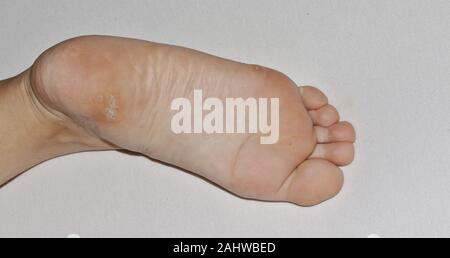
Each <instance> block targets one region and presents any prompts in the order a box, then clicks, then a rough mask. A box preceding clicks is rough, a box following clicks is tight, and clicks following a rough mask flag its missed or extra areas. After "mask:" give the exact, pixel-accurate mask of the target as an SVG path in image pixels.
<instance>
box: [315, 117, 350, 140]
mask: <svg viewBox="0 0 450 258" xmlns="http://www.w3.org/2000/svg"><path fill="white" fill-rule="evenodd" d="M314 129H315V131H316V135H317V142H318V143H332V142H351V143H354V142H355V140H356V133H355V129H354V127H353V126H352V124H350V123H348V122H340V123H337V124H335V125H332V126H331V127H321V126H315V127H314Z"/></svg>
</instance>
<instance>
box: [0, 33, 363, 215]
mask: <svg viewBox="0 0 450 258" xmlns="http://www.w3.org/2000/svg"><path fill="white" fill-rule="evenodd" d="M195 89H202V90H203V94H204V95H205V96H204V97H205V98H207V97H215V98H219V99H221V100H225V98H229V97H241V98H244V99H246V98H249V97H254V98H279V99H280V140H279V142H278V143H276V144H274V145H261V144H260V142H259V139H260V135H254V134H220V135H218V134H214V135H207V134H181V135H176V134H174V133H173V132H172V131H171V130H170V121H171V119H172V117H173V115H174V114H175V113H176V111H171V109H170V104H171V101H172V100H173V99H175V98H179V97H185V98H188V99H191V100H193V91H194V90H195ZM0 99H1V101H0V121H2V126H1V127H0V139H1V143H2V144H1V146H0V154H1V155H0V169H1V170H0V185H1V184H4V183H6V182H7V181H9V180H11V179H12V178H14V177H16V176H17V175H19V174H20V173H22V172H24V171H26V170H27V169H29V168H30V167H32V166H34V165H36V164H38V163H40V162H43V161H45V160H48V159H51V158H54V157H57V156H60V155H66V154H70V153H76V152H81V151H91V150H111V149H126V150H131V151H134V152H138V153H141V154H143V155H146V156H148V157H150V158H153V159H157V160H160V161H163V162H165V163H168V164H172V165H175V166H178V167H180V168H183V169H186V170H188V171H192V172H194V173H196V174H198V175H199V176H202V177H204V178H206V179H208V180H210V181H212V182H214V183H216V184H217V185H219V186H221V187H223V188H225V189H227V190H229V191H230V192H233V193H235V194H237V195H239V196H242V197H244V198H250V199H257V200H265V201H282V202H292V203H295V204H298V205H302V206H311V205H315V204H318V203H321V202H323V201H325V200H328V199H330V198H332V197H334V196H335V195H336V194H337V193H338V192H339V191H340V189H341V188H342V185H343V174H342V171H341V169H340V168H339V166H345V165H348V164H350V163H351V162H352V161H353V158H354V147H353V143H354V141H355V130H354V129H353V126H352V125H351V124H350V123H347V122H339V120H340V119H339V114H338V112H337V110H336V108H334V107H333V106H331V105H329V104H328V100H327V98H326V96H325V95H324V94H323V93H322V92H320V91H319V90H318V89H316V88H313V87H300V88H299V87H297V85H296V84H295V83H294V82H292V81H291V80H290V79H289V78H288V77H287V76H286V75H284V74H282V73H280V72H278V71H274V70H272V69H269V68H265V67H260V66H256V65H248V64H241V63H237V62H233V61H230V60H225V59H221V58H218V57H214V56H211V55H207V54H204V53H201V52H197V51H194V50H190V49H186V48H181V47H174V46H168V45H161V44H156V43H150V42H146V41H140V40H133V39H124V38H116V37H103V36H87V37H79V38H75V39H71V40H68V41H65V42H63V43H61V44H59V45H57V46H55V47H53V48H51V49H49V50H47V51H46V52H45V53H43V54H42V55H41V56H40V57H39V58H38V59H37V60H36V62H35V63H34V64H33V66H32V67H31V68H30V69H28V70H27V71H25V72H24V73H22V74H20V75H18V76H16V77H14V78H12V79H9V80H6V81H1V82H0Z"/></svg>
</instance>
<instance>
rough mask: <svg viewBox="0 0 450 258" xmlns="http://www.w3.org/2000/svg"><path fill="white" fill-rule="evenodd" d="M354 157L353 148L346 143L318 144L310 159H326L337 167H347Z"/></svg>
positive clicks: (350, 144)
mask: <svg viewBox="0 0 450 258" xmlns="http://www.w3.org/2000/svg"><path fill="white" fill-rule="evenodd" d="M354 157H355V147H354V146H353V144H352V143H348V142H336V143H329V144H318V145H317V146H316V149H315V150H314V152H313V154H312V155H311V158H317V159H326V160H329V161H330V162H332V163H334V164H336V165H338V166H347V165H349V164H350V163H352V162H353V159H354Z"/></svg>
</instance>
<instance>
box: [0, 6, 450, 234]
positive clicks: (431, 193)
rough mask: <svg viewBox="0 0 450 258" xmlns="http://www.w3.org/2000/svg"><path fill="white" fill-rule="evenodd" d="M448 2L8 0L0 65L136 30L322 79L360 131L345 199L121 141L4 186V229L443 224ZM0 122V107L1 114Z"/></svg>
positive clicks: (1, 73) (266, 230)
mask: <svg viewBox="0 0 450 258" xmlns="http://www.w3.org/2000/svg"><path fill="white" fill-rule="evenodd" d="M449 14H450V1H448V0H442V1H439V0H429V1H423V0H397V1H392V0H389V1H387V0H381V1H379V0H377V1H376V0H372V1H367V0H345V1H344V0H340V1H337V0H335V1H325V0H319V1H318V0H310V1H304V0H302V1H299V0H282V1H280V0H276V1H269V0H226V1H225V0H223V1H222V0H221V1H218V0H208V1H207V0H203V1H199V0H198V1H195V0H178V1H175V0H171V1H162V0H159V1H156V0H155V1H137V0H132V1H130V0H128V1H118V0H116V1H104V0H102V1H99V0H96V1H88V0H82V1H67V0H63V1H62V0H45V1H43V0H41V1H35V0H28V1H24V0H20V1H18V0H14V1H13V0H2V1H0V37H1V39H0V78H7V77H10V76H13V75H15V74H17V73H19V72H21V71H23V70H24V69H26V68H27V67H28V66H29V65H30V64H31V63H32V62H33V60H34V59H35V58H36V57H37V56H38V55H39V54H40V53H41V52H42V51H43V50H45V49H46V48H48V47H50V46H52V45H53V44H55V43H58V42H59V41H62V40H64V39H67V38H70V37H73V36H77V35H83V34H107V35H118V36H128V37H135V38H141V39H146V40H151V41H158V42H163V43H171V44H178V45H183V46H187V47H191V48H196V49H199V50H203V51H206V52H210V53H212V54H216V55H220V56H223V57H227V58H232V59H236V60H239V61H243V62H248V63H258V64H261V65H265V66H270V67H273V68H276V69H279V70H281V71H283V72H285V73H287V74H288V75H289V76H291V78H292V79H294V80H295V81H297V82H298V83H299V84H312V85H318V86H320V87H321V88H322V89H323V90H324V91H325V92H327V93H328V94H329V96H330V100H331V101H332V102H333V103H334V104H336V106H337V107H338V108H339V109H340V111H341V113H342V117H343V118H344V119H347V120H350V121H352V122H353V123H354V124H355V126H356V128H357V130H358V136H359V140H358V143H357V159H356V162H355V163H354V164H353V165H352V166H350V167H348V168H346V169H345V174H346V184H345V188H344V190H343V191H342V193H341V195H339V197H337V198H336V199H334V200H332V201H330V202H327V203H325V204H322V205H320V206H318V207H314V208H300V207H296V206H294V205H290V204H274V203H263V202H254V201H246V200H242V199H239V198H237V197H235V196H232V195H230V194H228V193H225V192H223V191H222V190H220V189H218V188H216V187H214V186H212V185H210V184H208V183H205V182H204V181H202V180H201V179H198V178H195V177H192V176H190V175H187V174H185V173H183V172H180V171H177V170H176V169H173V168H169V167H165V166H163V165H160V164H156V163H153V162H151V161H149V160H147V159H146V158H142V157H138V156H129V155H127V154H122V153H117V152H102V153H84V154H79V155H72V156H68V157H63V158H58V159H55V160H52V161H50V162H47V163H44V164H42V165H40V166H38V167H36V168H34V169H32V170H30V171H29V172H27V173H26V174H25V175H23V176H21V177H19V178H18V179H16V180H15V181H13V182H12V183H10V184H8V185H7V186H5V187H3V188H1V189H0V237H66V236H67V235H69V234H79V235H80V236H81V237H119V236H125V237H136V236H138V237H142V236H146V237H326V236H330V237H367V236H368V235H370V234H378V235H380V236H382V237H402V236H409V237H414V236H428V237H433V236H447V237H450V207H449V205H450V202H449V197H450V168H449V158H450V147H449V146H450V115H449V112H450V101H449V100H450V83H449V82H450V72H449V71H450V28H449V24H450V15H449ZM0 123H1V121H0Z"/></svg>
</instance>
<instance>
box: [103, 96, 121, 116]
mask: <svg viewBox="0 0 450 258" xmlns="http://www.w3.org/2000/svg"><path fill="white" fill-rule="evenodd" d="M118 109H119V107H118V106H117V100H116V98H115V97H114V96H112V95H111V96H109V104H108V108H106V110H105V115H106V119H108V120H110V121H114V120H116V118H117V111H118Z"/></svg>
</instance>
